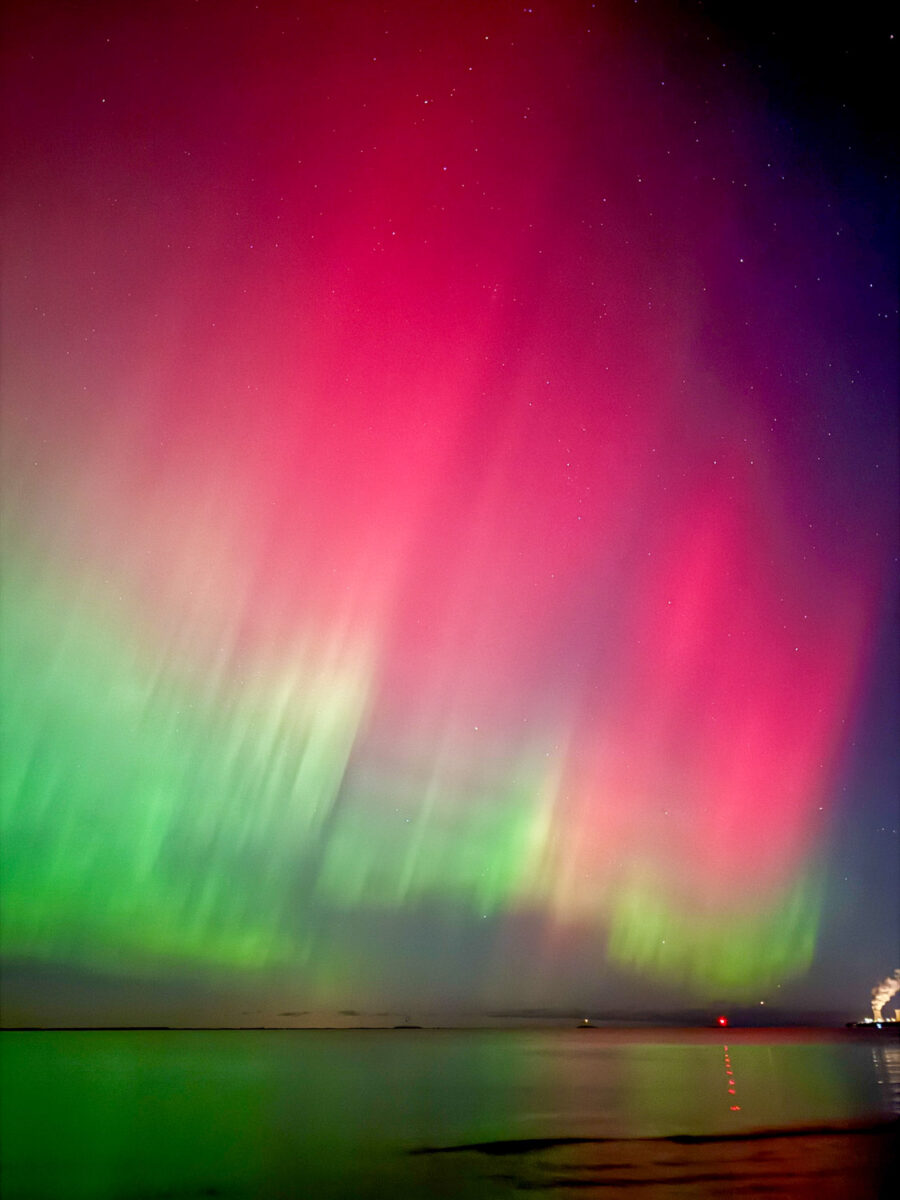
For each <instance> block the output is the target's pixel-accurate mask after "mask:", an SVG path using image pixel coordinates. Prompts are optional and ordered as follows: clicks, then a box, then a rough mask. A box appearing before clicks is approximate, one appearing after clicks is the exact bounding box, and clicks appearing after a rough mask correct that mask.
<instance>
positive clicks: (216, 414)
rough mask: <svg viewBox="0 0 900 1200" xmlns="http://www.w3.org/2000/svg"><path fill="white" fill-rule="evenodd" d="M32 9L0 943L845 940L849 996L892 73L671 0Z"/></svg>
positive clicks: (884, 623) (354, 964) (233, 974)
mask: <svg viewBox="0 0 900 1200" xmlns="http://www.w3.org/2000/svg"><path fill="white" fill-rule="evenodd" d="M10 9H11V14H10V16H8V17H7V22H8V30H7V35H6V38H5V51H4V75H5V78H6V84H5V87H6V101H5V110H6V111H5V119H6V126H7V128H6V142H7V147H8V154H7V159H8V162H9V164H10V166H9V170H8V181H7V184H6V191H5V217H4V220H5V239H4V240H5V246H6V250H5V266H4V272H3V293H4V314H3V339H4V340H3V366H2V385H3V404H4V407H3V437H2V454H3V463H2V486H3V505H2V515H3V539H4V540H3V561H4V568H3V578H2V587H0V600H2V614H3V626H2V630H3V634H2V671H3V675H2V689H3V700H4V703H3V711H2V718H3V766H2V772H3V775H2V782H3V792H2V806H3V807H2V858H3V870H2V879H0V888H2V892H0V896H2V910H0V913H2V921H0V933H2V948H3V953H4V956H5V957H6V959H7V960H8V961H14V962H16V963H17V964H22V963H33V964H41V965H42V966H43V967H46V966H47V964H53V965H56V966H59V967H60V968H77V969H79V970H82V971H91V970H96V971H98V972H106V973H113V974H116V975H118V976H120V977H123V978H126V979H133V980H134V981H135V986H136V987H141V988H147V987H152V986H153V980H159V979H165V980H167V981H177V980H180V979H191V978H195V977H201V976H202V977H207V976H208V977H209V978H214V979H216V980H219V981H221V980H223V979H230V980H234V981H239V982H240V984H241V986H242V987H256V988H257V989H258V991H259V994H260V995H261V996H262V997H263V998H264V999H263V1001H262V1002H263V1003H264V1002H265V997H267V996H269V995H274V994H277V995H279V996H281V995H285V994H290V995H293V996H297V997H299V998H300V1000H301V1001H302V1002H303V1003H306V1004H309V1005H311V1006H315V1007H318V1008H328V1007H329V1006H333V1007H335V1008H339V1007H341V1006H342V1005H345V1004H347V1003H349V1002H353V1001H356V1000H360V999H361V1001H362V1002H363V1003H378V1004H400V1005H402V1004H410V1005H412V1004H414V1003H425V1002H427V1003H429V1004H432V1005H434V1004H439V1003H440V1002H442V1001H443V1000H446V1001H447V1002H448V1003H449V1002H452V1003H455V1004H469V1005H473V1006H478V1005H491V1004H515V1003H519V1002H521V1003H523V1004H525V1003H533V1004H555V1003H570V1002H572V1001H574V1000H578V999H580V997H583V996H590V997H594V996H596V997H600V998H602V997H603V996H604V995H606V994H607V991H608V992H609V994H610V995H613V994H619V995H623V994H625V993H626V992H627V991H628V990H629V989H631V988H633V987H656V988H659V989H661V991H660V995H663V994H671V995H673V996H679V997H684V996H689V997H691V998H692V999H693V1000H701V1001H702V1000H704V999H713V998H716V999H718V998H723V999H725V1000H753V1001H756V1000H757V999H758V998H759V997H760V996H767V995H771V994H772V991H771V989H774V988H775V987H776V986H783V987H785V988H787V987H788V986H789V985H790V984H791V981H794V986H797V987H800V988H801V992H800V993H798V994H807V993H802V987H803V985H804V980H807V979H811V978H812V977H813V976H818V978H819V979H826V980H829V981H831V983H832V984H833V985H834V987H833V988H832V990H833V993H834V995H835V996H838V997H839V998H841V997H843V996H845V995H847V994H849V992H850V991H852V989H848V990H847V991H846V992H840V990H839V988H837V982H838V981H839V982H840V984H841V985H842V986H843V985H845V984H846V980H845V978H844V976H845V974H846V972H845V970H844V962H843V960H842V959H841V958H840V953H841V951H842V950H844V949H846V950H847V953H848V954H850V956H851V958H850V959H849V960H847V961H848V962H851V965H852V969H854V970H855V969H857V968H862V967H865V974H864V975H863V977H862V979H861V982H860V987H861V988H862V991H861V996H860V1003H861V1004H863V1005H864V1004H865V1002H866V1000H867V995H868V988H869V987H870V986H871V984H870V982H869V977H870V976H871V978H873V979H874V978H879V977H881V976H882V975H883V974H884V973H885V972H886V971H888V970H890V969H892V968H893V966H894V963H893V962H890V961H884V962H882V961H881V960H880V959H878V960H877V961H875V962H872V963H871V966H869V965H868V964H869V962H870V959H869V958H866V957H864V955H865V954H869V955H871V956H872V957H875V956H877V954H879V953H893V952H894V951H893V950H892V949H891V947H892V946H893V944H894V940H895V938H896V931H897V925H898V917H897V913H896V907H897V905H896V899H895V897H896V894H897V888H896V886H894V887H893V891H891V886H890V880H889V879H888V880H886V884H885V889H884V893H883V895H884V900H885V905H884V912H883V913H882V914H881V917H880V918H878V919H876V920H874V921H873V922H872V924H871V925H868V924H867V922H868V921H869V919H870V918H871V917H872V913H871V908H870V905H869V900H868V898H867V897H868V893H865V891H864V887H863V885H862V883H861V882H860V881H861V880H862V879H863V878H864V877H865V876H866V874H867V869H868V868H867V864H868V865H869V867H871V869H872V870H874V871H877V870H878V869H879V868H878V867H877V866H876V865H875V864H877V863H890V862H894V863H895V862H896V857H897V855H896V846H897V837H896V811H895V810H893V816H892V811H891V808H890V805H891V803H892V799H891V798H892V796H893V791H894V787H895V785H896V780H897V776H896V763H895V760H894V759H893V758H891V757H890V756H885V751H884V747H885V745H886V742H885V739H884V737H883V736H882V734H881V733H880V732H879V728H880V727H879V724H878V720H879V718H878V715H877V714H878V713H879V712H880V713H882V718H883V711H884V710H883V703H884V697H885V696H887V697H888V699H889V700H890V702H891V703H892V704H893V705H894V711H896V684H895V682H892V683H891V684H889V685H886V684H885V679H886V678H887V676H888V675H890V670H889V666H888V669H887V672H886V668H885V659H884V656H885V653H886V652H885V650H884V647H885V646H886V645H888V644H889V643H890V637H889V635H888V634H887V632H886V631H887V630H889V628H890V619H891V618H890V613H891V604H892V597H893V596H894V589H895V583H896V578H895V576H896V557H897V550H898V534H897V515H898V514H897V482H898V476H897V462H896V424H895V421H896V414H895V386H896V347H895V338H896V311H897V297H896V280H895V277H894V271H895V263H894V260H893V256H892V246H893V240H892V239H893V237H894V234H895V225H893V224H892V221H893V209H892V204H893V181H894V176H893V175H892V173H891V170H892V168H890V169H889V165H886V164H887V156H886V154H885V151H884V148H883V146H882V144H881V142H880V141H879V140H878V137H877V136H876V132H877V131H873V130H872V129H871V128H870V126H869V125H868V124H867V120H868V118H869V117H870V116H871V112H870V108H869V107H866V106H865V104H864V103H863V100H864V99H865V97H863V99H860V92H859V88H860V79H861V78H862V74H863V67H862V65H861V64H860V63H859V62H857V60H854V62H856V67H855V71H856V74H854V73H853V72H851V73H850V74H849V75H846V76H845V77H844V78H843V80H839V81H838V82H837V83H836V84H835V87H834V91H833V92H832V91H827V90H825V91H822V90H821V89H819V90H818V91H816V88H815V86H814V85H815V82H816V81H815V80H813V83H811V84H810V89H811V95H812V99H808V100H807V102H806V103H805V106H804V93H803V89H802V87H801V85H800V84H797V86H796V88H795V90H794V91H793V92H792V91H791V90H790V88H788V87H786V86H782V87H781V88H780V89H779V87H778V86H777V78H778V76H777V72H776V70H775V66H774V65H773V64H774V63H775V61H776V60H775V59H774V58H771V57H770V58H769V59H767V60H765V64H764V66H761V65H758V61H757V60H758V55H757V50H758V47H757V46H755V45H750V44H749V43H748V42H746V41H741V39H740V38H739V37H738V35H737V34H736V33H735V31H734V29H733V28H730V29H729V28H726V27H725V26H718V25H717V24H716V21H715V20H714V18H713V16H711V15H708V14H707V13H706V12H704V10H703V9H701V8H698V9H696V10H695V9H693V8H692V9H690V10H688V9H687V7H679V6H673V5H665V4H644V3H643V2H642V3H641V4H632V3H628V4H624V3H619V2H612V0H610V2H607V0H598V3H596V4H591V3H576V2H574V0H573V2H572V3H548V4H535V5H533V6H530V7H529V6H523V5H522V4H512V3H496V4H488V5H484V4H480V5H475V4H472V5H468V4H448V5H439V4H429V3H424V4H423V3H419V4H413V3H401V2H399V0H398V2H397V3H390V4H388V5H386V6H381V5H372V4H364V3H352V2H351V3H346V4H335V5H323V4H307V3H269V4H267V3H260V4H253V3H242V2H221V0H220V2H218V3H215V4H213V3H204V2H200V3H196V4H186V3H174V2H173V3H160V2H155V3H135V4H128V5H119V4H98V5H89V6H88V5H86V6H81V7H80V6H77V5H76V6H74V7H72V6H63V5H52V4H40V3H38V4H28V5H24V4H12V5H10ZM710 11H712V10H710ZM866 36H867V37H869V36H870V37H871V51H872V54H873V55H876V56H877V55H882V56H884V55H886V53H887V41H888V31H887V30H886V28H885V29H881V28H880V27H878V25H877V22H873V23H872V27H871V29H869V30H867V33H866ZM878 39H881V41H879V40H878ZM850 44H851V45H852V46H854V47H855V48H856V49H858V48H859V47H857V46H856V43H854V42H853V39H852V38H851V39H850ZM862 44H863V43H862V41H860V45H862ZM866 45H868V43H866ZM779 61H780V60H779ZM787 61H788V62H789V63H790V62H791V61H793V60H790V59H788V60H787ZM873 61H874V62H876V63H881V64H882V65H883V64H884V59H883V57H882V58H877V57H876V58H875V59H874V60H873ZM782 65H783V64H782ZM873 69H874V68H873ZM788 76H789V72H788ZM841 87H843V88H844V89H845V92H841ZM854 89H855V90H854ZM839 93H840V94H839ZM845 93H846V94H845ZM841 105H843V107H841ZM841 122H843V124H841ZM879 706H881V707H879ZM873 713H874V714H876V715H875V716H874V717H873ZM883 719H885V718H883ZM873 726H874V732H872V729H873ZM884 728H887V724H885V726H884ZM866 729H869V731H870V733H869V735H868V740H867V736H866V735H865V732H864V731H865V730H866ZM882 733H883V731H882ZM879 737H881V740H880V741H879ZM866 746H868V747H869V748H870V750H871V756H870V757H869V758H868V759H867V758H866V756H865V753H864V750H865V747H866ZM872 747H874V749H871V748H872ZM891 771H893V776H891ZM892 821H893V824H892V823H891V822H892ZM858 822H861V824H857V823H858ZM848 830H856V832H855V833H848ZM891 839H893V840H891ZM848 864H849V866H848ZM896 869H897V868H896V865H895V866H894V868H893V870H894V873H895V874H894V877H893V878H894V883H895V884H896ZM854 871H855V872H856V874H855V875H854ZM848 872H849V874H848ZM851 876H852V877H853V878H854V881H855V882H858V883H859V888H860V889H863V890H857V892H855V893H853V894H850V892H848V888H847V883H848V880H849V878H850V877H851ZM891 896H893V897H894V899H891V898H890V897H891ZM892 905H893V910H892V909H891V906H892ZM841 914H843V916H842V915H841ZM848 914H849V915H848ZM879 921H880V922H881V923H879ZM829 930H831V932H830V933H829ZM839 939H843V941H844V942H845V943H856V949H855V950H851V949H850V948H849V947H846V946H840V945H837V942H838V940H839ZM853 953H856V954H857V955H858V956H859V957H858V958H856V959H853V958H852V955H853ZM851 973H852V971H851ZM809 986H810V991H809V992H808V995H813V994H814V989H813V987H812V984H810V985H809ZM616 989H618V992H617V991H616ZM665 989H670V992H669V993H666V992H665ZM837 1002H844V1001H843V999H839V1000H838V1001H837Z"/></svg>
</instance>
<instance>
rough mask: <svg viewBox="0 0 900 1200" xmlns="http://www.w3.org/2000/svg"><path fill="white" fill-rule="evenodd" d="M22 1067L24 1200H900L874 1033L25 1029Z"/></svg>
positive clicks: (17, 1137) (12, 1168)
mask: <svg viewBox="0 0 900 1200" xmlns="http://www.w3.org/2000/svg"><path fill="white" fill-rule="evenodd" d="M0 1050H2V1054H0V1072H2V1075H0V1085H2V1086H0V1097H2V1107H0V1133H2V1142H0V1146H2V1151H0V1153H2V1159H0V1163H2V1179H0V1183H2V1193H3V1195H4V1197H6V1200H45V1198H46V1200H69V1198H71V1200H77V1198H85V1200H86V1198H89V1197H90V1198H103V1200H106V1198H112V1200H126V1198H128V1200H130V1198H134V1200H138V1198H142V1200H150V1198H162V1197H171V1198H174V1197H200V1196H222V1197H234V1198H238V1197H241V1198H248V1197H273V1198H279V1200H280V1198H285V1200H287V1198H293V1197H307V1196H308V1197H315V1198H319V1197H322V1198H323V1200H326V1198H330V1197H353V1198H356V1197H373V1198H375V1197H381V1196H384V1197H397V1198H398V1200H404V1198H406V1197H410V1198H413V1197H426V1196H427V1197H430V1198H432V1200H434V1198H438V1197H447V1198H450V1197H454V1198H455V1197H462V1198H464V1197H469V1196H471V1197H485V1198H486V1200H489V1198H491V1197H501V1196H511V1195H526V1194H528V1193H532V1192H533V1193H535V1194H536V1195H541V1196H548V1197H562V1196H569V1197H571V1196H574V1195H579V1196H585V1195H587V1196H590V1195H597V1196H601V1195H602V1196H604V1197H608V1196H614V1195H619V1194H621V1195H625V1194H626V1193H627V1194H628V1195H629V1196H631V1195H635V1194H638V1195H642V1196H652V1197H656V1196H673V1197H708V1196H709V1197H711V1196H737V1195H745V1196H760V1195H767V1196H776V1197H777V1196H785V1197H791V1196H796V1197H810V1200H812V1198H813V1197H816V1198H818V1197H830V1196H834V1197H851V1198H853V1200H856V1198H857V1197H858V1198H860V1200H865V1198H866V1197H868V1196H873V1197H874V1196H879V1195H880V1194H885V1195H887V1194H888V1189H889V1187H890V1183H889V1182H888V1180H887V1172H888V1165H887V1164H888V1156H889V1155H890V1145H889V1142H890V1138H891V1134H890V1132H886V1131H885V1129H884V1122H885V1121H888V1120H889V1119H890V1118H891V1116H892V1114H893V1115H894V1116H896V1114H897V1112H898V1111H900V1047H898V1045H897V1043H888V1042H881V1041H878V1042H874V1041H869V1040H867V1039H862V1038H857V1037H852V1036H850V1035H848V1036H846V1037H845V1036H841V1035H835V1036H828V1035H822V1034H818V1035H810V1034H803V1033H796V1032H782V1031H742V1032H741V1031H735V1032H731V1031H729V1033H728V1036H727V1039H723V1037H722V1035H721V1034H718V1035H717V1034H716V1033H714V1032H706V1031H691V1032H682V1031H655V1032H652V1033H651V1032H641V1033H633V1032H627V1033H626V1032H620V1031H608V1030H600V1029H598V1030H584V1031H582V1030H576V1029H572V1030H539V1031H526V1030H519V1031H503V1032H497V1031H440V1030H422V1031H413V1030H406V1031H387V1030H385V1031H374V1030H373V1031H352V1030H341V1031H299V1030H298V1031H264V1032H244V1031H215V1032H187V1031H184V1032H174V1031H173V1032H151V1031H147V1032H96V1033H94V1032H81V1033H60V1032H57V1033H10V1032H7V1033H4V1034H3V1035H2V1040H0ZM773 1134H774V1135H778V1136H772V1135H773ZM733 1135H740V1136H733ZM757 1135H760V1136H757ZM785 1135H789V1136H785ZM672 1139H674V1140H672ZM848 1189H849V1190H848ZM898 1194H900V1193H898Z"/></svg>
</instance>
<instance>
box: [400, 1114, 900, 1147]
mask: <svg viewBox="0 0 900 1200" xmlns="http://www.w3.org/2000/svg"><path fill="white" fill-rule="evenodd" d="M889 1133H900V1118H897V1119H891V1120H890V1121H876V1122H865V1123H850V1122H848V1123H845V1124H841V1125H815V1126H807V1127H803V1128H789V1129H756V1130H747V1131H746V1132H735V1133H672V1134H665V1135H663V1136H660V1137H641V1138H612V1137H546V1138H504V1139H502V1140H499V1141H494V1142H463V1143H460V1144H459V1145H456V1146H420V1147H417V1148H415V1149H413V1150H410V1151H409V1153H410V1154H414V1155H419V1154H466V1153H468V1154H490V1155H497V1156H500V1155H505V1154H534V1153H537V1152H539V1151H541V1150H552V1149H554V1148H555V1147H557V1146H601V1145H610V1144H617V1143H618V1144H622V1145H628V1144H633V1143H636V1142H640V1143H648V1142H649V1143H657V1144H659V1143H670V1144H674V1145H676V1146H705V1145H712V1144H715V1143H719V1142H763V1141H770V1140H774V1139H784V1138H808V1137H844V1136H846V1135H851V1134H872V1135H878V1136H883V1135H884V1134H889Z"/></svg>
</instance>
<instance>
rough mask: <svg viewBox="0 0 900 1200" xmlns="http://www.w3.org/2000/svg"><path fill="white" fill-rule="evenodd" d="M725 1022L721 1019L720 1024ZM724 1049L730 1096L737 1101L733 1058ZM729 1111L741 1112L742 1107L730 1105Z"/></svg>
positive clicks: (726, 1077) (724, 1047)
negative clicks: (732, 1064) (732, 1066)
mask: <svg viewBox="0 0 900 1200" xmlns="http://www.w3.org/2000/svg"><path fill="white" fill-rule="evenodd" d="M724 1020H725V1018H724V1017H719V1021H720V1022H722V1021H724ZM722 1049H723V1050H724V1052H725V1080H726V1082H727V1084H728V1095H729V1097H731V1098H732V1099H737V1089H736V1088H735V1080H734V1071H733V1070H732V1068H731V1056H730V1055H729V1053H728V1047H727V1046H723V1047H722ZM729 1110H730V1111H731V1112H740V1111H741V1106H740V1105H739V1104H731V1105H729Z"/></svg>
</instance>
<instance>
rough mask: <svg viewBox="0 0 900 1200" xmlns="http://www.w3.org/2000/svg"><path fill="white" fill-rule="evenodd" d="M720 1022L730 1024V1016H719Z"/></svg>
mask: <svg viewBox="0 0 900 1200" xmlns="http://www.w3.org/2000/svg"><path fill="white" fill-rule="evenodd" d="M719 1024H720V1025H727V1024H728V1018H727V1017H719Z"/></svg>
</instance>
